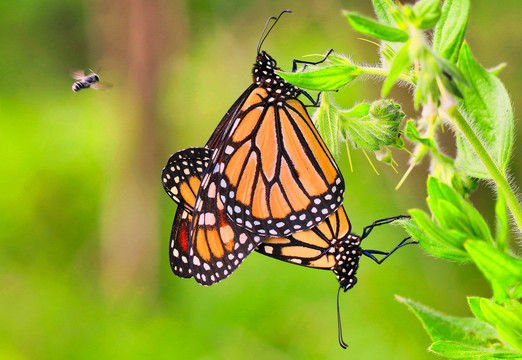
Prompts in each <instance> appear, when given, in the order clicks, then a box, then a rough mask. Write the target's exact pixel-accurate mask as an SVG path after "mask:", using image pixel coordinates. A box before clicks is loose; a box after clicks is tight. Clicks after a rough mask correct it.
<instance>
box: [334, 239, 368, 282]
mask: <svg viewBox="0 0 522 360" xmlns="http://www.w3.org/2000/svg"><path fill="white" fill-rule="evenodd" d="M360 244H361V239H360V238H359V237H358V236H355V235H352V234H349V235H348V236H347V237H346V238H344V239H341V240H339V241H338V243H337V244H335V245H336V246H335V247H336V251H335V267H334V268H333V269H332V270H333V272H334V273H335V276H336V277H337V280H338V281H339V285H340V286H341V287H342V288H343V289H344V291H347V290H348V289H350V288H352V287H353V286H354V285H355V284H356V283H357V278H356V277H355V274H356V273H357V269H358V267H359V259H360V258H361V256H362V254H363V252H362V250H361V248H360V246H359V245H360Z"/></svg>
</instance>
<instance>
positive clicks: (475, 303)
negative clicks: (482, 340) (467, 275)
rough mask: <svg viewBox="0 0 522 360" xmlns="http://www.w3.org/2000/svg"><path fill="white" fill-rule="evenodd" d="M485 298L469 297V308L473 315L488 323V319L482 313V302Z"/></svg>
mask: <svg viewBox="0 0 522 360" xmlns="http://www.w3.org/2000/svg"><path fill="white" fill-rule="evenodd" d="M481 299H483V298H480V297H477V296H469V297H468V304H469V308H470V309H471V311H472V312H473V315H475V317H476V318H477V319H479V320H480V321H482V322H484V323H487V322H488V319H486V317H485V316H484V314H483V313H482V309H481V308H480V300H481Z"/></svg>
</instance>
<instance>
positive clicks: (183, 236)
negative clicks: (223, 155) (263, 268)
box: [162, 148, 266, 285]
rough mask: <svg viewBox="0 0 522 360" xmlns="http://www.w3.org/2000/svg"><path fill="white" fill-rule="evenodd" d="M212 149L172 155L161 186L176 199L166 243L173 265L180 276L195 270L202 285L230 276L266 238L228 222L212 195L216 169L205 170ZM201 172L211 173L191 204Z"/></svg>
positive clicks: (199, 183) (214, 195)
mask: <svg viewBox="0 0 522 360" xmlns="http://www.w3.org/2000/svg"><path fill="white" fill-rule="evenodd" d="M211 154H212V150H210V149H207V148H188V149H185V150H181V151H178V152H177V153H175V154H173V155H172V156H171V157H170V159H169V162H168V164H167V166H166V167H165V169H164V170H163V174H162V177H163V182H164V187H165V190H166V191H167V193H168V194H169V195H170V196H171V197H172V198H173V199H174V201H176V202H177V203H178V204H179V207H178V210H177V212H176V217H175V219H174V224H173V226H172V235H171V242H170V246H169V254H170V255H169V256H170V262H171V267H172V270H173V272H174V274H176V275H178V276H180V277H191V276H194V277H195V278H196V281H198V282H199V283H200V284H202V285H212V284H213V283H217V282H219V281H221V280H223V279H225V278H226V277H228V276H229V275H230V274H231V273H232V272H233V271H234V270H235V269H236V268H237V267H238V266H239V265H240V264H241V262H242V261H243V260H244V259H245V257H246V256H247V255H248V254H250V253H251V252H252V251H254V249H255V248H256V247H257V245H258V244H259V243H261V242H262V241H264V240H266V237H263V236H259V235H255V234H251V233H249V232H247V231H245V230H244V229H242V228H240V227H238V226H237V225H235V224H233V223H230V222H229V220H228V218H227V217H226V215H225V214H224V212H223V204H222V203H221V202H220V200H219V199H218V197H217V196H216V190H217V186H216V183H215V176H216V174H217V172H214V173H213V174H208V175H207V174H206V171H205V170H206V169H207V166H208V161H209V159H210V156H211ZM203 174H205V175H203ZM202 177H204V179H209V180H204V181H207V183H208V186H210V190H209V191H208V192H207V195H206V196H205V198H204V201H203V202H202V204H203V206H202V207H201V208H198V207H195V206H194V202H195V195H194V193H196V194H197V192H198V189H199V188H200V185H201V178H202ZM171 194H172V195H171Z"/></svg>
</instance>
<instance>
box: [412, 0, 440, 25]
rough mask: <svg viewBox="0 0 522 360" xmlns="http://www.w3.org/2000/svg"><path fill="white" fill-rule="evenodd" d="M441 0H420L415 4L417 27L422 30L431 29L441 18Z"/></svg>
mask: <svg viewBox="0 0 522 360" xmlns="http://www.w3.org/2000/svg"><path fill="white" fill-rule="evenodd" d="M439 4H440V0H420V1H418V2H417V3H416V4H415V5H414V6H413V11H414V13H415V15H416V18H417V21H416V27H417V28H418V29H421V30H426V29H429V28H431V27H433V26H435V24H436V23H437V21H438V20H439V18H440V14H441V12H440V6H439Z"/></svg>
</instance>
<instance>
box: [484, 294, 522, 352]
mask: <svg viewBox="0 0 522 360" xmlns="http://www.w3.org/2000/svg"><path fill="white" fill-rule="evenodd" d="M506 305H508V306H509V308H507V307H503V306H500V305H497V304H495V303H493V302H491V301H489V300H488V299H481V300H480V308H481V310H482V313H483V315H484V317H485V318H486V319H487V321H488V323H489V324H490V325H492V326H493V327H494V328H495V329H497V332H498V334H499V335H500V336H501V337H502V339H503V340H505V341H506V342H507V343H508V344H510V345H511V346H513V347H514V348H515V349H517V350H518V351H521V352H522V309H521V308H522V305H520V303H518V301H516V300H509V301H507V302H506ZM521 356H522V354H521Z"/></svg>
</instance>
